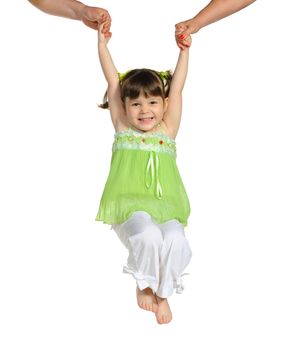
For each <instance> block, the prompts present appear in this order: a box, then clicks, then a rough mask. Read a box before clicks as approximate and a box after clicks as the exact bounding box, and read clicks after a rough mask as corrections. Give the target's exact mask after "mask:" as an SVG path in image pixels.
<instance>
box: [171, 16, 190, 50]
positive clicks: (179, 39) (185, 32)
mask: <svg viewBox="0 0 285 350" xmlns="http://www.w3.org/2000/svg"><path fill="white" fill-rule="evenodd" d="M175 40H176V43H177V46H178V47H179V48H180V49H181V50H184V49H185V48H189V47H190V46H191V43H192V38H191V35H190V30H189V27H188V26H187V25H185V24H182V23H181V24H177V25H176V26H175Z"/></svg>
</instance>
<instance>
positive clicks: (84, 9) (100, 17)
mask: <svg viewBox="0 0 285 350" xmlns="http://www.w3.org/2000/svg"><path fill="white" fill-rule="evenodd" d="M28 1H29V2H30V3H31V4H33V5H34V6H36V7H37V8H38V9H40V10H41V11H43V12H45V13H48V14H50V15H53V16H60V17H65V18H70V19H76V20H80V21H82V22H83V23H84V24H86V25H87V26H88V27H90V28H93V29H98V24H99V23H102V22H106V25H105V26H104V28H103V32H105V33H107V32H109V30H110V25H111V17H110V15H109V13H108V11H107V10H104V9H102V8H100V7H91V6H87V5H85V4H83V3H81V2H79V1H76V0H61V1H58V0H28Z"/></svg>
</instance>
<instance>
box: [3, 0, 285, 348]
mask: <svg viewBox="0 0 285 350" xmlns="http://www.w3.org/2000/svg"><path fill="white" fill-rule="evenodd" d="M273 3H274V4H273ZM281 3H282V1H274V2H269V1H268V2H266V1H257V2H256V3H254V4H253V5H251V6H250V7H248V8H246V9H245V10H243V11H241V12H239V13H237V14H235V15H233V16H231V17H228V18H226V19H224V20H222V21H220V22H218V23H215V24H212V25H211V26H208V27H206V28H204V29H203V30H201V31H200V32H199V33H197V34H195V35H193V46H192V48H191V57H190V66H189V76H188V77H189V78H188V79H187V84H186V86H185V90H184V107H183V121H182V125H181V129H180V133H179V135H178V137H177V147H178V159H177V162H178V165H179V168H180V172H181V175H182V178H183V180H184V183H185V186H186V189H187V192H188V194H189V197H190V201H191V207H192V213H191V216H190V220H189V226H188V228H187V235H188V237H189V241H190V243H191V247H192V250H193V259H192V262H191V264H190V266H189V268H188V271H189V272H190V276H186V277H185V278H184V282H185V285H186V290H185V291H184V294H182V295H174V296H173V297H172V298H171V299H170V304H171V306H172V310H173V321H172V322H171V323H170V324H169V325H164V326H160V325H158V324H157V323H156V321H155V317H154V315H153V314H151V313H148V312H145V311H142V310H140V309H139V308H138V307H137V306H136V300H135V283H134V281H133V279H132V278H131V277H130V276H128V275H123V274H122V266H123V264H124V263H125V260H126V257H127V251H126V250H125V249H124V247H123V246H122V245H121V243H120V242H119V240H118V239H117V237H116V236H114V232H113V231H110V229H109V227H108V226H104V225H103V224H102V223H99V222H95V221H94V218H95V216H96V213H97V208H98V205H99V200H100V196H101V193H102V190H103V186H104V183H105V180H106V177H107V174H108V171H109V164H110V157H111V144H112V138H113V133H114V131H113V127H112V125H111V122H110V119H109V115H108V112H107V111H103V110H100V109H98V108H97V103H100V102H101V98H102V96H103V94H104V92H105V89H106V83H105V81H104V79H103V76H102V73H101V71H100V66H99V62H98V57H97V47H96V44H97V33H96V32H95V31H92V30H91V29H89V28H87V27H86V26H84V25H83V24H82V23H81V22H79V21H72V20H68V19H63V18H59V17H53V16H48V15H46V14H44V13H42V12H41V11H39V10H37V9H36V8H35V7H33V6H32V5H30V4H29V3H28V2H27V1H24V2H19V1H18V2H17V3H16V2H10V3H9V2H3V4H1V21H0V35H1V56H0V60H1V66H0V70H1V71H0V87H1V95H0V96H1V103H0V115H1V119H0V152H1V154H0V166H1V172H0V206H1V207H0V215H1V219H0V220H1V221H0V230H1V241H0V269H1V271H0V283H1V288H0V293H1V298H0V327H1V337H0V347H1V349H3V350H10V349H13V350H14V349H15V350H16V349H17V350H21V349H30V350H34V349H37V350H38V349H40V350H45V349H49V350H50V349H53V350H59V349H60V350H64V349H68V350H73V349H74V350H75V349H76V350H77V349H78V350H79V349H80V350H82V349H84V350H89V349H103V350H105V349H111V348H115V347H116V348H122V349H125V350H130V349H132V350H133V349H136V350H141V349H155V348H160V349H167V350H168V349H193V350H206V349H207V350H208V349H219V350H229V349H231V350H236V349H238V350H240V349H246V350H247V349H270V350H271V349H274V350H284V348H285V340H284V321H285V320H284V318H285V316H284V315H285V305H284V295H285V287H284V266H285V257H284V234H285V223H284V211H285V204H284V198H285V186H284V179H285V167H284V150H285V138H284V132H285V128H284V117H285V113H284V78H285V74H284V62H285V57H284V26H282V22H284V19H283V12H282V11H281ZM89 4H90V5H94V4H95V1H94V2H92V1H89ZM206 4H207V1H197V0H196V1H189V0H180V1H176V2H175V3H174V2H171V5H169V4H168V5H165V7H164V8H162V7H161V5H159V2H155V1H153V0H144V1H139V2H138V1H131V0H128V1H120V2H119V1H111V0H104V1H103V0H102V1H98V2H96V5H97V6H100V7H104V8H107V9H108V10H109V12H110V13H111V15H112V18H113V26H112V31H113V38H112V40H111V42H110V44H109V47H110V50H111V52H112V54H113V57H114V60H115V63H116V66H117V68H118V70H119V71H122V72H124V71H125V70H127V69H131V68H136V67H150V68H154V69H158V70H166V69H169V68H174V67H175V63H176V59H177V55H178V48H177V47H176V44H175V41H174V24H175V23H177V22H179V21H181V20H185V19H188V18H190V17H191V16H193V15H194V14H196V13H197V12H198V10H200V9H201V8H202V7H204V6H205V5H206ZM274 6H275V7H274ZM278 6H279V8H278ZM130 176H131V174H130ZM282 332H283V334H282Z"/></svg>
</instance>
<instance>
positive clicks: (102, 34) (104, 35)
mask: <svg viewBox="0 0 285 350" xmlns="http://www.w3.org/2000/svg"><path fill="white" fill-rule="evenodd" d="M110 24H111V23H108V21H105V22H102V23H100V24H99V26H98V41H99V43H105V44H108V42H109V40H110V38H111V36H112V33H111V32H109V31H106V30H105V28H106V27H107V28H108V27H109V26H110ZM109 28H110V27H109Z"/></svg>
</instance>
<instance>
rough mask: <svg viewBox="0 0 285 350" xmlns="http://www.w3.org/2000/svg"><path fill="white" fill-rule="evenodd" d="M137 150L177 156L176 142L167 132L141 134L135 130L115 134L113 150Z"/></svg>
mask: <svg viewBox="0 0 285 350" xmlns="http://www.w3.org/2000/svg"><path fill="white" fill-rule="evenodd" d="M123 149H125V150H136V151H142V152H143V151H145V152H151V153H156V154H157V155H159V154H160V153H167V154H168V155H170V156H172V157H174V158H176V143H175V140H173V139H171V138H170V137H168V136H167V135H165V134H162V133H161V134H159V133H155V134H141V133H138V132H135V131H133V130H129V131H124V132H118V133H116V134H115V136H114V142H113V147H112V151H113V152H115V151H116V150H123Z"/></svg>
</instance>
